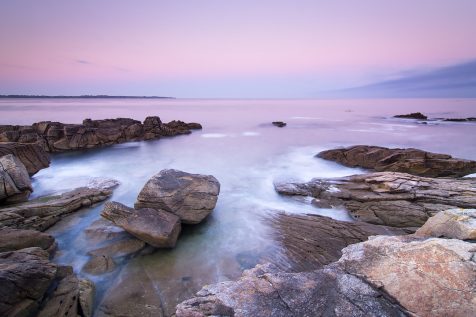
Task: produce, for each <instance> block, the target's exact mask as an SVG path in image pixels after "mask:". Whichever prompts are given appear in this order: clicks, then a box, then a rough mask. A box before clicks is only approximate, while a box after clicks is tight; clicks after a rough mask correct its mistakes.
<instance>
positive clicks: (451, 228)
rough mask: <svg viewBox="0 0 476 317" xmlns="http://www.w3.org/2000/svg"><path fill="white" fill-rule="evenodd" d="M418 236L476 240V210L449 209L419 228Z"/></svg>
mask: <svg viewBox="0 0 476 317" xmlns="http://www.w3.org/2000/svg"><path fill="white" fill-rule="evenodd" d="M415 234H416V235H418V236H431V237H445V238H450V239H460V240H476V209H459V208H455V209H448V210H444V211H440V212H439V213H437V214H436V215H434V216H433V217H431V218H430V219H428V220H427V221H426V222H425V224H424V225H423V226H422V227H421V228H419V229H418V230H417V231H416V233H415Z"/></svg>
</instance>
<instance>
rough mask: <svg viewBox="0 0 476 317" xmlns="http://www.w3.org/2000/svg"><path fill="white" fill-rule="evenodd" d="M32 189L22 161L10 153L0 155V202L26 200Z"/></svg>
mask: <svg viewBox="0 0 476 317" xmlns="http://www.w3.org/2000/svg"><path fill="white" fill-rule="evenodd" d="M32 191H33V187H32V186H31V181H30V177H29V175H28V171H27V170H26V168H25V166H24V165H23V163H22V162H21V161H20V160H19V159H18V158H16V157H15V156H13V155H12V154H8V155H5V156H2V157H0V203H2V202H4V203H18V202H22V201H27V200H28V197H29V196H30V193H31V192H32Z"/></svg>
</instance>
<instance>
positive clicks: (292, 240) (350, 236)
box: [269, 213, 408, 272]
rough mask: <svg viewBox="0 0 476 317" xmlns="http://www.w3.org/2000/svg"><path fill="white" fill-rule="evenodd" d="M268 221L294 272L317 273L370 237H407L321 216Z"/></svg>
mask: <svg viewBox="0 0 476 317" xmlns="http://www.w3.org/2000/svg"><path fill="white" fill-rule="evenodd" d="M269 220H270V222H271V227H272V228H273V229H274V232H273V237H274V238H275V239H276V240H277V241H278V242H279V243H280V245H281V247H282V248H283V251H284V254H285V255H286V258H287V261H290V262H291V263H290V264H291V268H290V270H291V271H293V272H298V271H310V270H315V269H318V268H320V267H322V266H324V265H327V264H329V263H332V262H335V261H337V260H338V259H339V258H340V257H341V255H342V252H341V250H342V249H343V248H345V247H346V246H348V245H350V244H354V243H358V242H362V241H365V240H367V238H368V237H369V236H373V235H403V234H407V233H408V232H406V231H404V230H402V229H398V228H391V227H385V226H378V225H373V224H369V223H365V222H360V221H357V222H346V221H339V220H335V219H332V218H328V217H324V216H319V215H301V214H286V213H278V214H274V215H272V216H271V217H270V219H269ZM278 259H279V258H278ZM273 263H274V262H273Z"/></svg>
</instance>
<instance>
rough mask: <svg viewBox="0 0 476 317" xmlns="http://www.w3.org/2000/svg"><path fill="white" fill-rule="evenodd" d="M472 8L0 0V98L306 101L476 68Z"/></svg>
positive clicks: (409, 1) (424, 1)
mask: <svg viewBox="0 0 476 317" xmlns="http://www.w3.org/2000/svg"><path fill="white" fill-rule="evenodd" d="M475 30H476V1H474V0H398V1H393V0H392V1H390V0H389V1H384V0H359V1H352V0H346V1H344V0H326V1H325V0H313V1H311V0H260V1H257V0H193V1H185V0H182V1H181V0H169V1H164V0H141V1H133V0H127V1H126V0H81V1H64V0H56V1H53V0H41V1H38V0H0V94H45V95H81V94H109V95H155V96H174V97H179V98H313V97H318V96H319V93H320V92H322V91H329V90H338V89H344V88H349V87H356V86H363V85H368V84H371V83H375V82H380V81H388V80H393V79H397V78H401V77H405V76H412V75H413V74H419V73H421V72H425V71H432V70H434V69H438V68H441V67H447V66H450V65H454V64H462V63H466V62H470V61H473V60H476V40H475Z"/></svg>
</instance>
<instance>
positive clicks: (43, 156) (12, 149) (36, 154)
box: [0, 142, 50, 176]
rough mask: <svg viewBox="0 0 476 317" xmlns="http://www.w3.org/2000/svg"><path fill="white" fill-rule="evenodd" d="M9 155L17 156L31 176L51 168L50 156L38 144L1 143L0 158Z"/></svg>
mask: <svg viewBox="0 0 476 317" xmlns="http://www.w3.org/2000/svg"><path fill="white" fill-rule="evenodd" d="M8 154H13V155H14V156H16V157H17V158H18V159H19V160H20V161H21V162H22V163H23V165H25V168H26V170H27V171H28V174H29V175H30V176H33V175H35V174H36V173H38V171H40V170H41V169H43V168H47V167H48V166H50V156H49V155H48V153H46V152H45V151H44V150H43V148H42V147H41V146H39V145H37V144H31V143H30V144H24V143H15V142H0V157H1V156H4V155H8Z"/></svg>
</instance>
